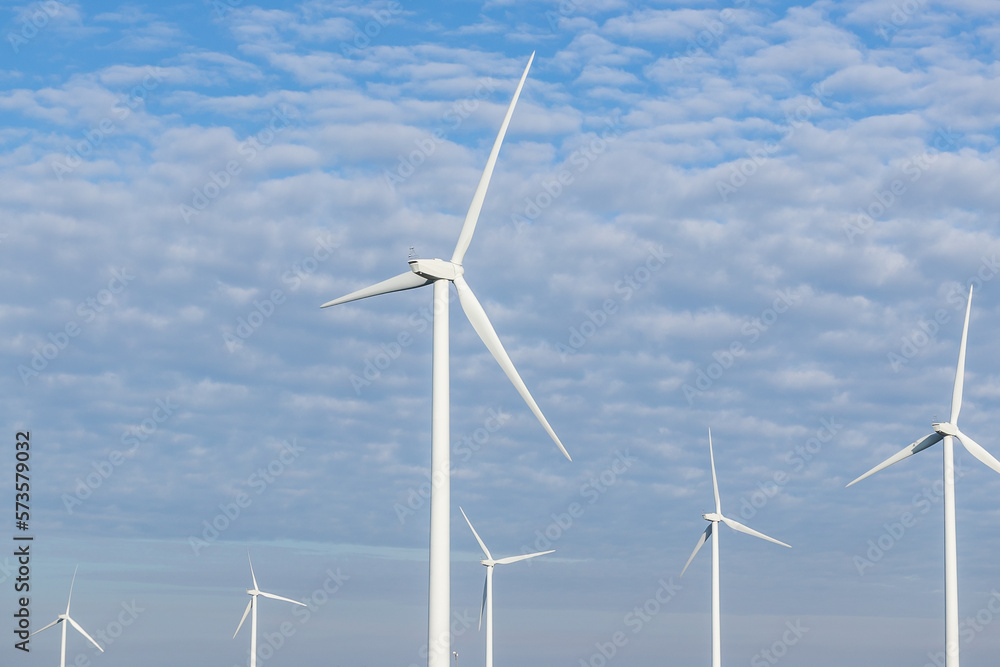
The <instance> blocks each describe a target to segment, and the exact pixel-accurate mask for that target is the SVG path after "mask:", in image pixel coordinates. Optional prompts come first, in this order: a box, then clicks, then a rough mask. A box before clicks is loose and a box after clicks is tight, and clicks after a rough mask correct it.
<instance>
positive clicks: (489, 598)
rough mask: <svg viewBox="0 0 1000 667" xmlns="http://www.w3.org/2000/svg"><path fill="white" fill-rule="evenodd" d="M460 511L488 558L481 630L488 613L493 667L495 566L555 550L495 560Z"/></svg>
mask: <svg viewBox="0 0 1000 667" xmlns="http://www.w3.org/2000/svg"><path fill="white" fill-rule="evenodd" d="M458 511H460V512H461V513H462V516H464V517H465V522H466V523H467V524H469V528H470V529H471V530H472V534H473V535H475V536H476V542H479V546H480V548H482V550H483V553H484V554H485V555H486V558H484V559H483V560H481V561H479V562H480V563H482V564H483V565H485V566H486V581H485V583H483V605H482V606H481V607H480V608H479V629H480V630H482V628H483V611H484V610H485V612H486V667H493V566H494V565H506V564H507V563H516V562H517V561H519V560H526V559H528V558H534V557H535V556H544V555H545V554H550V553H552V552H553V551H555V549H550V550H549V551H539V552H538V553H533V554H524V555H521V556H508V557H507V558H499V559H494V558H493V556H492V555H491V554H490V550H489V549H487V548H486V543H485V542H483V540H482V538H481V537H479V533H477V532H476V529H475V528H473V527H472V522H471V521H469V517H468V516H467V515H466V514H465V510H463V509H462V508H461V507H459V508H458Z"/></svg>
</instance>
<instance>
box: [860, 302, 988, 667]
mask: <svg viewBox="0 0 1000 667" xmlns="http://www.w3.org/2000/svg"><path fill="white" fill-rule="evenodd" d="M971 310H972V287H971V286H970V287H969V303H968V304H967V305H966V306H965V325H964V326H963V327H962V343H961V345H960V346H959V348H958V368H957V369H956V370H955V386H954V388H953V389H952V394H951V418H950V419H949V420H948V421H946V422H940V423H935V424H931V428H933V429H934V432H933V433H931V434H930V435H928V436H924V437H923V438H921V439H920V440H917V441H916V442H914V443H912V444H910V445H907V446H906V447H904V448H903V449H902V450H901V451H899V452H897V453H895V454H893V455H892V456H890V457H889V458H888V459H886V460H885V461H883V462H882V463H879V464H878V465H877V466H875V467H874V468H872V469H871V470H869V471H868V472H866V473H865V474H864V475H862V476H861V477H858V478H857V479H856V480H854V481H853V482H851V484H857V483H858V482H860V481H861V480H863V479H864V478H866V477H869V476H871V475H874V474H875V473H877V472H878V471H879V470H882V469H883V468H887V467H889V466H891V465H892V464H893V463H896V462H897V461H902V460H903V459H905V458H907V457H909V456H913V455H914V454H916V453H917V452H922V451H923V450H925V449H927V448H928V447H930V446H931V445H933V444H935V443H937V442H938V441H942V440H943V441H944V445H943V448H944V451H943V454H944V618H945V622H944V627H945V633H944V634H945V665H946V667H958V654H959V650H958V649H959V644H958V637H959V632H958V557H957V540H956V533H955V455H954V444H953V441H952V438H958V441H959V442H960V443H962V446H964V447H965V448H966V449H967V450H968V451H969V453H970V454H972V455H973V456H975V457H976V458H977V459H979V460H980V461H982V462H983V463H985V464H986V465H987V466H989V467H990V468H992V469H993V470H995V471H996V472H1000V461H997V460H996V459H995V458H994V457H993V455H992V454H990V453H989V452H988V451H986V450H985V449H983V447H982V446H981V445H980V444H979V443H977V442H976V441H975V440H973V439H972V438H970V437H969V436H967V435H965V434H964V433H962V431H960V430H959V428H958V413H959V412H961V410H962V387H963V385H964V384H965V344H966V340H967V339H968V336H969V313H970V312H971ZM851 484H848V485H847V486H851Z"/></svg>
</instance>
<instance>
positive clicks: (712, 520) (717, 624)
mask: <svg viewBox="0 0 1000 667" xmlns="http://www.w3.org/2000/svg"><path fill="white" fill-rule="evenodd" d="M708 455H709V458H710V460H711V462H712V488H713V489H714V491H715V512H710V513H708V514H702V516H703V517H705V521H708V528H706V529H705V532H704V533H702V534H701V538H700V539H699V540H698V544H696V545H695V547H694V551H692V552H691V557H690V558H688V561H687V563H685V564H684V569H683V570H681V576H682V577H683V576H684V572H686V571H687V569H688V565H690V564H691V561H692V560H694V557H695V554H697V553H698V550H699V549H701V546H702V545H703V544H705V541H706V540H708V538H710V537H713V536H714V537H715V539H714V540H712V667H720V666H721V664H722V647H721V644H722V623H721V621H720V614H719V522H720V521H721V522H722V523H724V524H726V525H727V526H729V527H730V528H732V529H733V530H736V531H739V532H741V533H746V534H747V535H753V536H754V537H759V538H760V539H762V540H767V541H768V542H774V543H775V544H780V545H781V546H783V547H788V548H791V545H789V544H785V543H784V542H781V541H780V540H776V539H774V538H773V537H768V536H767V535H765V534H764V533H759V532H757V531H756V530H754V529H753V528H750V527H748V526H744V525H743V524H742V523H740V522H739V521H734V520H733V519H730V518H729V517H727V516H723V514H722V502H721V501H720V500H719V481H718V478H716V476H715V454H714V452H713V451H712V429H708Z"/></svg>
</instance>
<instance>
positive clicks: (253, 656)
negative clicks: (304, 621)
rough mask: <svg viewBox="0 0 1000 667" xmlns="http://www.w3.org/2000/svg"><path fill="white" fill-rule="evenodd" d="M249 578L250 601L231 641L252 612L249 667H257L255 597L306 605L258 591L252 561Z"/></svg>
mask: <svg viewBox="0 0 1000 667" xmlns="http://www.w3.org/2000/svg"><path fill="white" fill-rule="evenodd" d="M247 560H250V554H249V553H248V554H247ZM250 578H251V579H253V588H248V589H247V595H249V596H250V601H249V602H247V608H246V609H245V610H244V611H243V618H241V619H240V624H239V625H237V626H236V632H234V633H233V639H236V635H238V634H239V633H240V628H242V627H243V621H245V620H247V614H250V612H253V613H252V614H251V615H250V667H257V597H258V596H261V595H262V596H264V597H266V598H271V599H272V600H281V601H282V602H291V603H292V604H297V605H299V606H300V607H305V606H306V605H305V604H303V603H301V602H298V601H296V600H289V599H288V598H283V597H281V596H280V595H275V594H273V593H265V592H264V591H262V590H260V588H259V587H258V586H257V576H256V575H255V574H254V573H253V561H252V560H250Z"/></svg>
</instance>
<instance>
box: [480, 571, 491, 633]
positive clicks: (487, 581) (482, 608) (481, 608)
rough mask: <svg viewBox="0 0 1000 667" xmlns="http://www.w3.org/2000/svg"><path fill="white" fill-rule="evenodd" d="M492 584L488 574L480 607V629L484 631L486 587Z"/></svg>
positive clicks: (484, 581)
mask: <svg viewBox="0 0 1000 667" xmlns="http://www.w3.org/2000/svg"><path fill="white" fill-rule="evenodd" d="M489 583H490V575H489V574H487V575H486V578H485V579H484V580H483V604H482V605H480V607H479V629H480V630H482V629H483V611H484V610H485V609H486V587H487V586H488V585H489Z"/></svg>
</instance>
